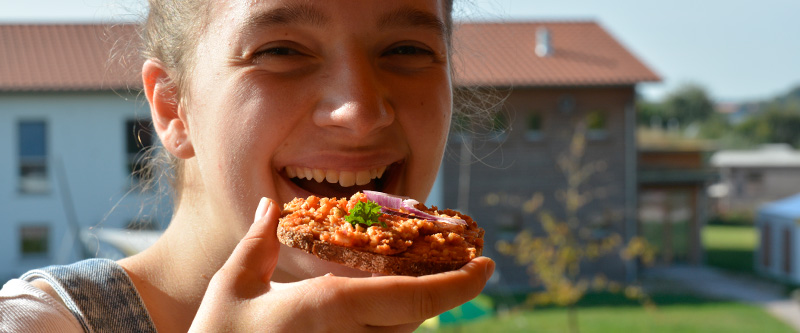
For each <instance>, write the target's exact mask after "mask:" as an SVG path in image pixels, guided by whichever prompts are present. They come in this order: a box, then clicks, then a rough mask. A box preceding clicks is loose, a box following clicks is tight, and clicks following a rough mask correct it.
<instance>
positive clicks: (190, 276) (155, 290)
mask: <svg viewBox="0 0 800 333" xmlns="http://www.w3.org/2000/svg"><path fill="white" fill-rule="evenodd" d="M183 199H184V200H182V201H183V202H182V203H181V204H180V205H178V209H177V211H176V212H175V214H174V215H173V218H172V221H171V222H170V225H169V227H168V228H167V230H166V231H165V232H164V234H163V235H162V236H161V237H160V238H159V240H158V241H157V242H156V244H154V245H153V246H151V247H150V248H148V249H147V250H145V251H144V252H142V253H140V254H137V255H135V256H132V257H129V258H125V259H123V260H120V262H119V263H120V265H122V267H124V268H125V270H126V271H127V272H128V274H129V275H130V276H131V279H132V280H133V283H134V286H135V287H136V289H137V290H138V291H139V294H140V295H141V297H142V300H143V301H144V303H145V307H146V308H147V311H148V312H149V313H150V316H151V318H152V319H153V322H154V323H155V325H156V329H157V330H159V331H162V332H164V331H167V332H171V331H184V332H185V331H187V330H188V329H189V326H190V325H191V322H192V319H193V318H194V316H195V314H196V313H197V309H198V308H199V306H200V302H201V301H202V299H203V295H204V294H205V292H206V289H207V288H208V283H209V281H210V280H211V277H212V276H214V274H215V273H216V272H217V270H219V268H220V267H222V265H223V264H224V263H225V260H227V258H228V257H229V256H230V253H231V252H232V251H233V248H234V247H235V246H236V244H237V242H238V240H239V239H240V238H241V237H242V236H243V235H233V233H234V232H232V229H235V228H230V227H229V228H223V227H224V223H214V220H217V219H216V218H214V217H213V216H214V215H213V212H212V211H211V210H210V209H209V208H208V207H210V206H209V205H205V204H203V200H194V199H197V198H194V199H193V200H186V199H187V198H183ZM190 202H191V203H193V204H188V203H190ZM223 229H227V230H223Z"/></svg>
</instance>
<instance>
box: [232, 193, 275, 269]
mask: <svg viewBox="0 0 800 333" xmlns="http://www.w3.org/2000/svg"><path fill="white" fill-rule="evenodd" d="M279 217H280V210H279V209H278V204H277V203H276V202H275V201H273V200H271V199H267V198H261V201H260V202H259V203H258V208H257V209H256V215H255V219H254V221H253V224H252V225H250V230H248V231H247V234H246V235H245V236H244V238H242V240H241V241H239V244H237V245H236V248H235V249H234V250H233V253H231V256H230V257H229V258H228V260H227V261H226V262H225V265H223V266H222V269H223V270H225V271H226V272H227V273H228V274H234V275H237V276H236V277H234V279H233V280H234V281H235V280H239V279H240V278H243V277H245V276H240V274H245V275H249V276H251V277H256V278H258V280H259V281H260V282H263V283H269V281H270V279H271V278H272V272H273V271H275V265H277V263H278V252H279V251H280V243H279V242H278V235H277V230H278V218H279Z"/></svg>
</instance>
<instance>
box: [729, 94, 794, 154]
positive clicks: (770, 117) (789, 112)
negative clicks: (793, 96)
mask: <svg viewBox="0 0 800 333" xmlns="http://www.w3.org/2000/svg"><path fill="white" fill-rule="evenodd" d="M736 131H737V133H739V134H740V135H742V136H746V137H748V138H750V139H751V140H752V141H753V142H754V143H787V144H790V145H794V146H795V147H800V112H798V111H796V110H794V109H791V108H786V107H782V106H779V105H778V104H771V105H770V106H769V107H768V108H767V109H766V110H765V111H762V112H760V113H759V114H757V115H755V116H752V117H751V118H750V119H747V120H746V121H744V122H742V123H741V124H739V126H737V127H736Z"/></svg>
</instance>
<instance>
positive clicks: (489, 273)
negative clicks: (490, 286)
mask: <svg viewBox="0 0 800 333" xmlns="http://www.w3.org/2000/svg"><path fill="white" fill-rule="evenodd" d="M492 274H494V260H491V259H489V263H488V264H487V265H486V279H487V280H488V279H489V278H491V277H492Z"/></svg>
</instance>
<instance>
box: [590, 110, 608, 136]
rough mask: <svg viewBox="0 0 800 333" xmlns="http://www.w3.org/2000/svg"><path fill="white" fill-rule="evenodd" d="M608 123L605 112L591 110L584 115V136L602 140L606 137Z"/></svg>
mask: <svg viewBox="0 0 800 333" xmlns="http://www.w3.org/2000/svg"><path fill="white" fill-rule="evenodd" d="M607 126H608V124H607V122H606V114H605V113H604V112H602V111H592V112H590V113H589V114H588V115H586V130H587V131H586V138H588V139H590V140H602V139H605V138H606V137H608V128H607Z"/></svg>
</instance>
